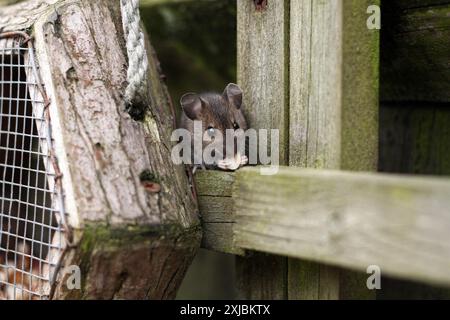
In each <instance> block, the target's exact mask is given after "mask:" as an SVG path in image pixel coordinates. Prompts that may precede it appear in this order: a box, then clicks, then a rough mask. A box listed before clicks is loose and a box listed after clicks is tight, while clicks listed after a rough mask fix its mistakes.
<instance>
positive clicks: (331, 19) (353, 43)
mask: <svg viewBox="0 0 450 320" xmlns="http://www.w3.org/2000/svg"><path fill="white" fill-rule="evenodd" d="M372 4H379V2H373V1H361V0H358V1H352V0H346V1H311V0H310V1H292V2H291V11H290V12H291V13H290V14H291V20H290V25H291V27H290V34H291V40H290V51H291V59H290V131H289V164H290V165H293V166H300V167H308V168H328V169H348V170H365V171H372V170H376V163H377V147H378V141H377V130H378V127H377V125H378V117H377V114H378V68H377V66H378V57H379V49H378V47H379V33H378V32H377V31H373V30H368V29H367V27H366V20H367V18H368V15H367V13H366V11H367V8H368V6H369V5H372ZM289 268H290V270H289V275H290V278H289V279H290V281H289V282H290V283H289V296H290V298H294V299H295V298H298V299H305V298H309V299H319V298H338V297H340V296H342V293H343V292H347V293H349V292H352V293H353V294H352V296H348V295H347V296H344V298H346V297H347V298H363V297H364V298H367V297H369V296H373V294H371V293H369V292H368V290H367V288H366V287H365V286H364V287H363V288H361V286H359V287H358V288H355V287H352V288H351V289H348V288H347V289H346V288H345V287H346V286H348V284H349V283H352V282H350V281H345V283H343V284H342V286H341V285H340V281H339V279H340V274H342V277H343V278H344V277H345V278H348V276H346V275H345V273H346V272H344V271H342V270H339V269H336V268H329V267H327V266H324V265H322V266H318V265H317V266H313V264H311V263H310V262H300V261H290V263H289ZM295 274H299V275H300V276H296V275H295ZM291 275H292V276H291ZM331 275H333V276H331ZM363 276H364V277H366V276H365V275H363ZM353 278H361V275H354V274H353ZM300 282H301V283H300ZM308 282H311V283H308ZM360 282H361V281H360ZM324 284H326V285H324ZM325 289H326V290H325Z"/></svg>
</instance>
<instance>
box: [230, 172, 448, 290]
mask: <svg viewBox="0 0 450 320" xmlns="http://www.w3.org/2000/svg"><path fill="white" fill-rule="evenodd" d="M234 188H235V189H234V190H235V191H234V200H235V214H236V224H235V243H236V245H237V246H239V247H241V248H244V249H251V250H258V251H263V252H268V253H273V254H278V255H286V256H291V257H296V258H302V259H308V260H311V261H317V262H322V263H329V264H333V265H337V266H341V267H347V268H351V269H355V270H360V271H366V268H367V267H368V266H369V265H378V266H380V268H381V271H382V273H383V274H386V275H394V276H398V277H403V278H407V279H414V280H421V281H426V282H430V283H436V284H441V285H443V284H446V285H450V274H449V272H448V270H450V233H449V232H448V230H450V209H449V208H450V197H449V194H450V181H449V180H447V179H435V178H421V177H419V178H417V177H406V176H394V175H392V176H391V175H382V174H366V173H347V172H337V171H315V170H310V169H293V168H282V169H281V171H280V173H279V174H278V175H276V176H261V175H260V173H259V171H258V170H257V169H255V168H247V169H243V170H241V171H239V172H238V174H237V181H236V183H235V186H234Z"/></svg>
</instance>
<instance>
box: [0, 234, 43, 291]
mask: <svg viewBox="0 0 450 320" xmlns="http://www.w3.org/2000/svg"><path fill="white" fill-rule="evenodd" d="M30 257H31V250H30V246H29V245H27V244H26V243H24V242H21V243H19V244H18V246H17V250H16V254H15V259H14V258H10V259H8V257H5V256H3V257H0V300H37V299H38V298H39V297H38V296H37V295H35V294H33V293H34V292H37V289H38V285H39V280H38V275H39V273H38V270H39V267H38V265H37V264H38V263H37V261H31V258H30Z"/></svg>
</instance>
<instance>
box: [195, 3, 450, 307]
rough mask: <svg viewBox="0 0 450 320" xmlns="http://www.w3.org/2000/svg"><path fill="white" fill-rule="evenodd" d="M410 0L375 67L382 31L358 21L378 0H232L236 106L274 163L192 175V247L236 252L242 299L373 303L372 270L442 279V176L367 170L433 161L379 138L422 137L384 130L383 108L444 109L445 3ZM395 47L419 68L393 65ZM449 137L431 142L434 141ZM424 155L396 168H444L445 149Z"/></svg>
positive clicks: (446, 200) (388, 120) (446, 192)
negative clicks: (273, 149)
mask: <svg viewBox="0 0 450 320" xmlns="http://www.w3.org/2000/svg"><path fill="white" fill-rule="evenodd" d="M412 2H414V1H412ZM412 2H408V1H399V2H397V3H396V4H395V6H396V7H395V8H390V9H391V10H390V11H389V12H393V11H395V10H398V14H399V15H398V17H397V16H395V17H394V18H392V19H386V20H385V21H386V23H385V24H384V26H385V27H388V28H390V30H386V31H383V32H384V33H383V35H384V37H385V38H384V39H382V40H383V41H382V43H381V49H382V52H381V59H380V31H379V30H369V29H368V28H367V25H366V22H367V19H368V17H369V14H368V13H367V8H368V7H369V6H370V5H380V1H378V0H333V1H316V0H302V1H297V0H292V1H288V0H284V1H270V0H269V1H268V2H267V7H265V8H263V9H262V10H256V8H255V5H254V3H253V1H238V82H239V84H240V85H241V86H242V87H243V89H244V93H245V97H244V103H245V107H246V109H245V112H246V115H247V117H248V120H249V122H250V124H251V126H252V127H253V128H255V129H279V132H280V141H281V143H280V144H281V147H280V163H281V165H283V166H284V167H282V168H281V169H280V173H279V174H278V175H275V176H261V175H260V174H259V170H258V168H246V169H243V170H240V171H239V172H237V173H236V174H233V173H224V172H199V173H198V175H197V177H196V181H197V182H196V183H197V187H198V193H199V204H200V211H201V214H202V220H203V226H204V236H203V247H204V248H208V249H213V250H217V251H220V252H225V253H231V254H235V255H237V256H238V258H237V277H238V285H239V291H240V292H239V294H240V298H257V299H282V298H289V299H305V298H306V299H337V298H344V299H345V298H368V299H371V298H374V297H375V295H376V294H375V292H374V291H371V290H369V289H367V287H366V279H367V277H368V275H367V274H366V269H367V267H368V266H370V265H378V266H379V267H380V268H381V271H382V273H383V275H385V274H387V275H392V276H397V277H402V278H405V279H410V280H419V281H424V282H427V283H431V284H438V285H445V286H447V285H450V272H449V271H450V247H449V246H450V232H449V231H450V209H449V208H450V180H448V179H443V178H431V177H430V178H425V177H410V176H400V175H389V174H380V173H370V172H376V171H378V169H379V168H385V167H389V166H390V165H393V166H394V167H395V165H394V164H395V163H400V164H401V165H402V164H404V165H408V164H409V163H410V162H411V161H416V160H417V159H418V158H421V157H422V158H423V157H429V156H431V155H430V153H431V151H430V150H428V149H425V151H424V152H416V151H414V152H413V151H411V152H406V153H403V154H402V155H400V153H399V152H398V150H397V149H396V147H398V146H400V147H401V146H402V144H401V143H402V141H400V142H399V141H398V140H397V144H395V145H394V147H393V148H391V149H389V148H387V147H386V146H387V145H388V143H386V141H385V140H382V141H381V142H380V141H379V138H380V137H381V138H383V137H384V135H385V134H386V132H387V136H388V137H390V136H389V134H392V133H394V134H395V133H397V132H399V131H401V130H406V131H407V133H404V136H405V137H406V138H405V141H406V140H408V139H409V138H410V136H411V135H412V136H414V138H412V139H410V140H412V141H419V140H420V137H421V136H422V135H423V130H418V131H417V130H416V129H417V128H416V127H413V126H411V127H407V126H404V127H401V125H402V124H401V123H397V127H395V126H394V125H392V123H393V122H395V121H397V120H398V115H396V116H395V114H396V113H395V112H392V113H389V112H385V111H382V108H384V106H386V105H391V107H392V104H394V107H397V106H402V107H403V104H404V103H405V101H408V103H409V104H414V103H420V102H421V101H425V100H426V101H428V103H429V104H430V105H431V107H430V109H429V110H430V116H431V114H432V113H431V111H432V110H433V106H434V103H443V102H448V101H449V99H448V96H446V95H447V94H448V87H447V90H446V89H444V88H443V86H444V83H443V82H442V81H444V80H445V79H447V80H448V77H449V73H448V70H447V72H444V71H443V70H442V69H439V71H437V72H435V71H434V69H435V67H436V66H438V65H441V66H443V65H445V61H447V62H446V63H448V55H447V56H446V58H444V57H445V55H444V52H446V51H445V49H444V48H443V47H442V45H441V44H439V42H438V41H437V39H440V40H441V41H442V39H447V40H449V39H450V36H449V35H450V27H449V23H448V19H447V21H446V22H445V21H444V19H443V18H444V16H445V12H447V13H448V12H449V8H450V4H449V2H448V1H428V2H427V3H426V4H427V5H428V7H427V6H418V5H417V3H416V4H414V3H412ZM386 3H387V2H386ZM384 4H385V3H383V5H384ZM388 6H392V4H389V5H388ZM399 21H400V22H399ZM433 30H434V31H437V30H439V33H438V34H436V33H435V32H433ZM412 39H413V40H414V41H412ZM447 44H448V41H447ZM383 50H384V52H383ZM405 50H409V53H410V55H409V57H413V59H414V60H413V61H411V60H408V59H409V58H408V59H407V60H408V61H410V62H412V63H414V64H416V65H417V66H416V67H415V66H414V65H413V67H411V65H405V63H403V62H404V61H403V60H402V63H395V61H393V59H394V60H395V59H398V58H399V55H401V53H402V52H405ZM428 51H430V52H431V51H432V52H433V54H432V56H431V57H432V59H433V61H435V63H430V62H429V60H428V58H426V57H430V55H429V54H427V52H428ZM447 53H448V48H447ZM445 59H447V60H445ZM380 61H381V66H380ZM431 64H432V65H433V66H434V67H430V65H431ZM380 67H381V77H382V78H381V80H380ZM447 69H448V68H447ZM413 70H417V73H415V72H414V71H413ZM435 77H438V78H437V79H436V78H435ZM424 78H425V79H426V78H428V79H430V81H429V82H427V83H426V84H423V85H422V83H424ZM420 79H422V81H420ZM425 82H426V81H425ZM448 83H449V82H448V81H447V82H446V85H447V86H448ZM424 86H425V88H428V87H432V89H433V91H432V95H430V93H431V92H430V91H429V90H428V89H426V90H422V89H424ZM380 87H381V95H380V90H379V88H380ZM380 97H381V99H380ZM380 100H381V101H380ZM412 101H413V102H414V103H413V102H412ZM383 110H384V109H383ZM390 110H392V108H391V109H390ZM411 110H412V109H411ZM380 114H381V118H382V119H383V121H385V122H383V123H380V122H379V119H380ZM394 116H395V117H396V118H394ZM397 122H398V121H397ZM446 124H447V127H448V122H447V123H446ZM389 125H392V127H395V129H392V128H390V129H389V128H388V126H389ZM435 125H436V123H435V122H433V124H432V125H431V126H430V128H429V130H434V129H435ZM389 130H391V131H389ZM418 132H420V133H418ZM445 132H447V131H445ZM448 136H449V135H448V133H445V134H444V135H443V136H438V137H433V139H436V140H439V141H441V142H443V143H442V144H439V146H441V147H442V146H444V145H445V143H444V141H448V140H447V137H448ZM395 137H396V136H395V135H394V138H392V137H391V138H390V139H391V140H393V141H394V142H395V141H396V140H395ZM383 139H384V138H383ZM405 141H403V143H405ZM408 141H409V140H408ZM391 142H392V141H391ZM430 145H434V142H430ZM391 147H392V146H391ZM405 147H408V146H405ZM439 150H441V149H439ZM434 159H435V160H436V161H435V162H436V165H431V169H430V165H429V163H427V164H426V165H422V164H421V163H424V162H421V163H419V164H417V163H416V162H415V163H414V165H413V166H412V167H413V168H414V170H411V171H406V170H405V171H402V170H397V171H399V172H408V173H421V172H423V171H427V172H426V173H435V174H442V173H444V174H450V171H449V172H446V171H445V170H444V172H443V170H441V169H442V167H443V166H442V163H448V155H446V152H444V151H442V150H441V153H439V154H438V155H437V156H435V158H434ZM379 160H380V161H381V162H380V163H379ZM401 165H400V166H401ZM292 167H295V168H292ZM397 167H398V166H397ZM425 167H426V168H425ZM438 168H439V170H438ZM339 170H344V171H339ZM438 171H439V172H438ZM257 252H260V253H257ZM249 253H250V254H249ZM272 254H273V255H272ZM239 256H243V257H239ZM340 267H344V269H341V268H340Z"/></svg>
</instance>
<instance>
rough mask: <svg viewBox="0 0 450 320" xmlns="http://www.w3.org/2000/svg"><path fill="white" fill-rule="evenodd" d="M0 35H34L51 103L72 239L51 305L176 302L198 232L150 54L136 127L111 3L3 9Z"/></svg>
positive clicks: (78, 0)
mask: <svg viewBox="0 0 450 320" xmlns="http://www.w3.org/2000/svg"><path fill="white" fill-rule="evenodd" d="M1 4H2V2H0V5H1ZM0 30H3V31H18V30H22V31H24V30H33V33H32V36H33V38H34V39H35V41H34V45H35V51H36V58H37V61H38V64H39V67H40V75H41V77H42V81H43V84H44V85H45V88H46V91H47V94H48V96H49V98H50V101H51V105H50V110H51V111H50V113H51V116H52V125H53V128H52V129H53V133H54V137H53V138H54V139H55V146H56V153H57V157H58V162H59V163H60V166H61V170H62V172H63V187H64V193H65V202H66V203H65V206H66V209H67V211H68V214H69V222H70V226H71V228H72V230H73V239H72V242H73V243H72V244H71V245H68V246H67V249H66V252H65V254H64V257H63V259H62V268H61V269H60V270H61V271H60V272H59V277H58V281H57V283H56V284H55V287H54V290H53V292H54V294H53V298H55V299H70V298H76V299H78V298H84V299H114V298H118V299H124V298H125V299H145V298H150V299H165V298H174V297H175V294H176V291H177V289H178V286H179V285H180V283H181V281H182V279H183V277H184V274H185V272H186V269H187V267H188V266H189V264H190V262H191V260H192V258H193V256H194V254H195V252H196V249H197V248H198V246H199V243H200V238H201V232H200V228H199V222H198V218H197V208H196V204H195V199H194V198H193V196H192V193H191V190H190V187H189V183H188V179H187V177H186V174H185V170H184V167H181V166H175V165H174V164H173V163H172V161H171V157H170V155H171V142H170V134H171V132H172V130H173V123H174V121H173V114H172V112H171V101H170V97H169V95H168V92H167V89H166V87H165V84H164V83H163V81H162V80H161V76H160V70H159V63H158V60H157V58H156V55H155V53H154V51H153V48H152V47H151V45H150V44H149V43H147V46H148V47H147V50H148V52H149V62H150V68H149V74H148V76H149V81H148V83H149V85H148V91H149V101H148V107H147V108H145V109H144V110H142V111H143V114H144V117H143V119H141V120H134V119H133V118H132V117H131V116H130V114H129V113H128V112H127V110H126V108H125V104H124V100H123V92H124V88H125V85H126V68H127V55H126V49H125V42H124V36H123V31H122V22H121V14H120V5H119V1H118V0H117V1H113V0H96V1H88V0H31V1H27V2H22V3H18V4H15V5H12V6H7V7H3V8H1V12H0ZM149 183H150V184H151V185H156V186H160V187H161V190H160V191H159V192H155V191H158V190H154V189H153V188H152V187H149ZM71 265H77V266H80V268H81V276H82V288H81V290H69V289H68V288H67V286H66V280H67V279H68V277H69V276H70V274H66V275H65V274H64V272H63V270H64V267H68V266H71Z"/></svg>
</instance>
